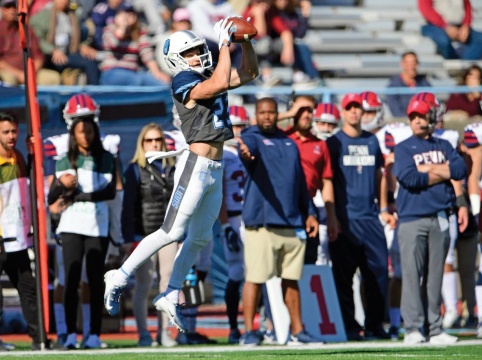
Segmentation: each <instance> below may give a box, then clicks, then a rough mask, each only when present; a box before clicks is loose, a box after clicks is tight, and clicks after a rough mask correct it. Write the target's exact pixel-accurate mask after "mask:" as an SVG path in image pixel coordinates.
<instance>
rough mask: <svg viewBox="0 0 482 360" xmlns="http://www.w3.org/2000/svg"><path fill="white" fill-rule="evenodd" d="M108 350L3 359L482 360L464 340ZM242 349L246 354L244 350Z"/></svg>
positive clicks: (476, 347) (477, 347)
mask: <svg viewBox="0 0 482 360" xmlns="http://www.w3.org/2000/svg"><path fill="white" fill-rule="evenodd" d="M108 344H109V348H108V349H104V350H95V351H89V350H73V351H72V350H71V351H45V352H30V351H22V350H29V346H28V344H26V343H25V344H17V345H18V346H17V350H15V351H10V352H7V353H1V355H0V356H1V357H2V358H3V359H9V358H11V359H22V360H24V359H25V360H27V359H37V360H38V359H39V358H43V359H55V360H63V359H65V360H67V359H69V360H87V359H91V358H96V359H97V358H98V359H102V360H144V359H230V360H244V359H246V358H250V359H261V360H263V359H280V358H281V359H285V358H288V357H289V358H292V359H301V360H312V359H313V360H314V359H328V358H332V359H337V360H338V359H340V360H344V359H378V358H381V359H401V358H412V359H447V358H453V359H455V358H457V359H482V340H463V341H461V342H460V343H459V345H455V346H431V345H428V344H426V345H425V344H424V345H421V346H418V347H405V346H403V344H402V343H401V342H396V343H394V342H390V341H388V342H366V343H346V344H328V345H311V346H309V347H286V346H284V347H279V346H276V347H269V346H263V347H258V348H249V349H246V348H240V347H238V346H226V345H216V346H188V347H176V348H170V349H166V348H162V347H161V348H137V347H135V346H133V345H132V342H129V343H126V342H125V341H109V342H108ZM241 349H242V350H241Z"/></svg>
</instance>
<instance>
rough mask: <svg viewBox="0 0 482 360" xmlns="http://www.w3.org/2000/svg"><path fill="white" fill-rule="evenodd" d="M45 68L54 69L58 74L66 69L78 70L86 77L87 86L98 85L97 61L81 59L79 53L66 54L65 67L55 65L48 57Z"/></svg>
mask: <svg viewBox="0 0 482 360" xmlns="http://www.w3.org/2000/svg"><path fill="white" fill-rule="evenodd" d="M46 67H47V68H49V69H50V68H52V69H55V70H57V71H59V72H62V71H63V70H64V69H66V68H71V69H80V70H81V71H82V72H83V73H85V75H86V76H87V84H89V85H99V66H98V65H97V61H95V60H89V59H87V58H85V57H83V56H82V55H80V52H76V53H75V54H67V64H65V65H55V64H54V63H53V62H52V58H51V57H50V58H49V59H48V62H47V64H46Z"/></svg>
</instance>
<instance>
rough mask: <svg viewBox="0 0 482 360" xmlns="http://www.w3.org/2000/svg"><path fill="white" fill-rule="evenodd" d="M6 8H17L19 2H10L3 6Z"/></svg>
mask: <svg viewBox="0 0 482 360" xmlns="http://www.w3.org/2000/svg"><path fill="white" fill-rule="evenodd" d="M2 7H3V8H4V9H11V8H16V7H17V4H15V3H14V2H12V3H8V4H5V5H3V6H2Z"/></svg>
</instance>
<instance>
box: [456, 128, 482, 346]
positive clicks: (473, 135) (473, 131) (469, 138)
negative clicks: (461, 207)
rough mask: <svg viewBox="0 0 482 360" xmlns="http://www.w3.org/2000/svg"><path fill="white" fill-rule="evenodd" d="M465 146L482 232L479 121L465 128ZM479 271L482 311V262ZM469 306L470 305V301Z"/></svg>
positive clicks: (481, 316)
mask: <svg viewBox="0 0 482 360" xmlns="http://www.w3.org/2000/svg"><path fill="white" fill-rule="evenodd" d="M464 145H465V147H466V154H467V155H468V159H467V160H468V162H469V163H470V164H471V168H470V171H469V177H468V180H467V192H468V195H469V199H470V208H471V210H472V214H473V215H474V217H475V219H476V221H477V220H478V227H479V232H480V231H482V227H481V225H482V224H481V223H480V221H481V218H480V205H481V203H480V191H481V186H480V181H481V180H482V122H480V121H479V122H476V123H473V124H469V125H467V126H466V127H465V128H464ZM478 248H479V251H478V253H479V259H480V258H482V245H481V244H478ZM472 270H473V268H472ZM477 270H478V271H477V283H476V286H475V297H476V301H477V309H482V261H479V268H478V269H477ZM459 271H460V270H459ZM467 305H469V302H468V301H467ZM469 311H470V310H469ZM469 315H470V312H469ZM469 319H470V318H469ZM469 319H468V320H469ZM477 338H479V339H482V311H478V326H477Z"/></svg>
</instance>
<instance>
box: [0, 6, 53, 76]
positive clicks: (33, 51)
mask: <svg viewBox="0 0 482 360" xmlns="http://www.w3.org/2000/svg"><path fill="white" fill-rule="evenodd" d="M0 6H1V7H2V18H1V20H0V80H2V81H3V82H4V83H6V84H9V85H21V84H24V83H25V75H24V60H23V49H22V47H21V44H20V31H19V28H18V21H17V1H16V0H1V1H0ZM28 29H29V39H30V56H31V57H32V60H33V63H34V67H35V71H36V72H37V85H60V74H59V73H57V72H56V71H54V70H49V69H44V68H43V65H44V56H43V54H42V52H41V51H40V47H39V42H38V39H37V37H36V36H35V34H34V32H33V31H32V29H31V28H30V27H28Z"/></svg>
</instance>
